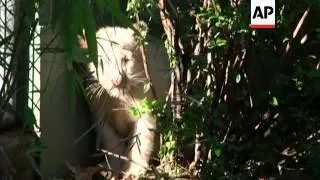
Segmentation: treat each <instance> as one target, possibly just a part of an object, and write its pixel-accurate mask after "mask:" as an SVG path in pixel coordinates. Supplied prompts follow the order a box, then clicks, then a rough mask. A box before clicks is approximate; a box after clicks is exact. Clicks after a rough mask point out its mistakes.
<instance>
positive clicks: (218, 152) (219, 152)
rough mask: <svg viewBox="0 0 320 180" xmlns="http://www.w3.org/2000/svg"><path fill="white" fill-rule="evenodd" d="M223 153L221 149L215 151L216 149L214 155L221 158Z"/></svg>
mask: <svg viewBox="0 0 320 180" xmlns="http://www.w3.org/2000/svg"><path fill="white" fill-rule="evenodd" d="M221 153H222V151H221V149H220V148H215V149H214V154H215V155H216V156H217V157H220V156H221Z"/></svg>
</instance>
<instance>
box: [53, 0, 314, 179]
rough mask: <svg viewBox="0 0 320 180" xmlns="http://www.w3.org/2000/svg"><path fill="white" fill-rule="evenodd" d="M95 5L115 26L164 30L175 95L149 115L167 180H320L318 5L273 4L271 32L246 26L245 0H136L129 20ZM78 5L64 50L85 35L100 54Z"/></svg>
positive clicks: (115, 9)
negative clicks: (179, 178)
mask: <svg viewBox="0 0 320 180" xmlns="http://www.w3.org/2000/svg"><path fill="white" fill-rule="evenodd" d="M94 2H95V8H94V9H95V10H99V9H100V11H101V9H104V10H105V11H107V12H108V13H111V14H112V15H113V16H114V17H115V19H116V20H118V22H119V24H122V25H124V26H128V24H129V22H130V21H131V22H136V21H140V20H141V19H143V20H144V21H146V22H147V23H148V24H149V25H150V33H151V34H158V37H162V36H160V35H161V34H162V33H163V32H165V33H164V34H165V35H166V37H165V38H163V39H164V41H165V44H166V47H167V50H168V54H169V56H170V58H171V66H172V68H173V73H172V76H173V79H174V82H173V83H172V85H173V87H175V88H174V89H175V91H172V92H171V94H170V95H171V98H169V99H171V100H169V102H170V103H171V105H170V104H167V105H166V106H163V103H161V102H160V101H157V102H155V103H153V105H155V106H154V109H153V110H154V112H157V113H158V115H159V124H160V128H159V131H160V132H161V133H162V134H163V145H162V148H161V151H160V156H161V159H162V160H161V163H162V165H163V164H169V166H166V165H163V167H165V168H164V169H165V171H166V172H167V173H169V174H171V175H178V174H181V173H186V172H187V173H188V174H193V175H198V176H200V177H202V178H205V179H207V178H210V179H211V178H215V179H243V178H249V177H280V176H284V177H287V176H296V177H302V176H304V175H306V174H308V177H309V178H315V177H317V176H318V175H319V169H318V166H319V164H320V161H319V160H320V156H319V154H318V152H319V144H318V143H319V127H320V123H319V122H320V121H319V120H320V116H319V112H318V106H319V95H320V88H319V86H318V84H319V81H320V79H319V78H320V72H319V66H320V64H319V63H320V62H319V52H320V51H319V48H320V27H319V24H318V23H317V21H318V19H319V18H320V14H319V13H317V12H318V11H319V8H320V3H319V2H318V1H312V0H309V1H297V0H295V1H284V0H282V1H277V2H276V3H277V4H276V7H277V8H276V10H277V12H276V14H277V16H276V23H277V28H276V29H270V30H255V29H251V28H249V24H250V22H249V20H250V18H249V17H250V3H249V2H248V1H218V0H215V1H209V0H204V1H177V2H176V1H175V2H173V1H166V0H163V1H162V0H160V1H159V2H156V1H152V0H149V1H145V0H130V1H128V4H127V9H126V12H125V13H123V12H121V8H120V5H119V3H118V1H111V0H110V1H102V0H96V1H94ZM70 5H74V3H71V2H70ZM78 5H79V4H78ZM81 6H84V5H83V4H82V5H81ZM72 7H73V8H72V9H71V13H72V12H73V13H72V14H73V15H72V14H71V15H70V16H69V14H68V15H67V17H69V18H70V19H67V20H66V24H65V25H66V26H62V27H63V28H64V29H62V31H63V32H65V33H66V36H65V37H67V38H68V39H67V40H66V42H67V43H66V46H67V47H69V46H70V47H71V46H73V45H72V44H73V43H71V42H72V41H71V42H70V35H72V37H73V39H71V40H73V41H75V39H76V38H75V37H76V34H75V33H76V32H77V31H79V30H80V29H82V28H84V29H85V32H86V36H87V38H88V40H89V41H88V42H89V48H90V47H91V50H92V53H91V54H94V51H96V47H95V46H94V35H93V34H92V32H93V28H95V27H94V24H95V23H94V20H93V19H94V18H93V17H92V13H91V12H90V11H89V10H88V9H87V8H88V7H85V12H88V14H89V15H90V16H87V15H88V14H86V15H84V14H83V19H81V18H80V19H79V17H78V15H79V13H77V10H79V7H77V6H75V5H74V6H72ZM159 7H160V8H159ZM95 12H96V11H95ZM82 13H83V12H82ZM56 15H57V14H56ZM162 15H165V16H162ZM88 17H89V18H88ZM91 17H92V18H91ZM109 17H111V16H109ZM163 17H165V18H163ZM90 18H91V19H90ZM75 19H76V20H77V19H78V20H77V21H74V20H75ZM98 19H99V18H98ZM70 21H72V22H73V23H72V26H71V23H69V22H70ZM159 26H163V31H159ZM66 27H69V29H68V28H67V29H66ZM74 27H75V28H76V29H73V28H74ZM70 33H72V34H70ZM159 33H160V35H159ZM170 33H171V34H170ZM170 36H171V37H170ZM71 49H72V48H71ZM70 52H72V51H70ZM93 59H94V58H93ZM177 91H178V92H177ZM143 103H144V104H148V102H146V101H144V102H143ZM159 104H161V105H159ZM142 107H144V106H142ZM162 107H164V108H162ZM186 144H187V145H186ZM194 145H195V146H196V150H195V151H194V152H193V153H190V150H191V151H193V148H192V147H193V146H194ZM187 152H189V153H187Z"/></svg>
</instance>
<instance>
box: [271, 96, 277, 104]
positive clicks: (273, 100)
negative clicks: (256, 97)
mask: <svg viewBox="0 0 320 180" xmlns="http://www.w3.org/2000/svg"><path fill="white" fill-rule="evenodd" d="M271 105H272V106H278V100H277V98H276V97H274V96H273V97H272V102H271Z"/></svg>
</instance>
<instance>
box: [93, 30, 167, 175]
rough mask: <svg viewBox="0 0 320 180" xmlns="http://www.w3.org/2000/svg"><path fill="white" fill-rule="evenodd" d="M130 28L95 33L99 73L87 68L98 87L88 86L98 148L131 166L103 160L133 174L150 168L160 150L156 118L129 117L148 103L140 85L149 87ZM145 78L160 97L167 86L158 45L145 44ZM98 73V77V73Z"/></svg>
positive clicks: (154, 42) (162, 51)
mask: <svg viewBox="0 0 320 180" xmlns="http://www.w3.org/2000/svg"><path fill="white" fill-rule="evenodd" d="M134 35H135V33H134V31H133V30H132V29H129V28H121V27H105V28H102V29H100V30H99V31H98V32H97V33H96V36H97V43H98V61H99V62H98V69H97V70H96V69H95V68H94V66H93V65H92V64H91V65H90V68H89V69H90V71H94V72H95V73H94V74H96V75H97V76H95V78H96V79H98V84H99V85H98V86H96V85H95V86H91V87H90V86H89V88H88V89H89V95H90V96H89V97H90V100H91V105H92V110H93V112H94V115H95V117H96V120H97V121H99V122H101V123H102V125H101V126H99V132H100V133H101V146H102V149H105V150H107V151H108V152H112V153H115V154H119V155H123V156H126V157H127V158H129V159H130V160H131V161H123V160H120V159H119V158H115V157H112V156H107V157H108V158H107V161H108V164H110V167H111V168H112V169H113V170H115V171H118V172H119V171H123V172H125V173H128V174H133V175H137V174H138V173H139V172H141V170H144V169H145V168H146V167H148V165H149V161H150V159H151V158H152V157H153V156H154V155H155V153H157V150H158V148H159V139H160V138H159V134H158V133H156V132H155V131H154V130H155V129H156V128H157V125H156V118H155V117H154V116H152V115H150V114H142V115H141V116H139V117H136V116H133V115H132V114H131V113H130V112H129V109H130V108H131V107H135V106H136V105H137V104H138V103H139V101H141V100H142V99H144V98H149V99H152V98H153V95H152V93H151V92H150V91H149V92H147V93H144V88H143V86H144V85H145V84H146V83H148V81H147V78H146V74H145V71H144V65H143V59H142V54H141V51H140V50H139V47H138V45H137V43H136V41H135V38H134ZM145 52H146V58H147V61H148V66H149V71H150V72H149V73H150V76H151V80H152V83H153V86H154V89H155V93H156V96H157V97H161V96H164V95H165V94H166V92H167V90H168V89H169V85H170V68H169V61H168V56H167V53H166V50H165V48H164V46H163V43H162V42H161V41H160V40H151V41H149V42H148V43H145ZM96 72H97V73H96Z"/></svg>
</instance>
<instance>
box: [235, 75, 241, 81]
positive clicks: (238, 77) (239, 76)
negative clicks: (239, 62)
mask: <svg viewBox="0 0 320 180" xmlns="http://www.w3.org/2000/svg"><path fill="white" fill-rule="evenodd" d="M240 81H241V74H238V75H237V77H236V83H239V82H240Z"/></svg>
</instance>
